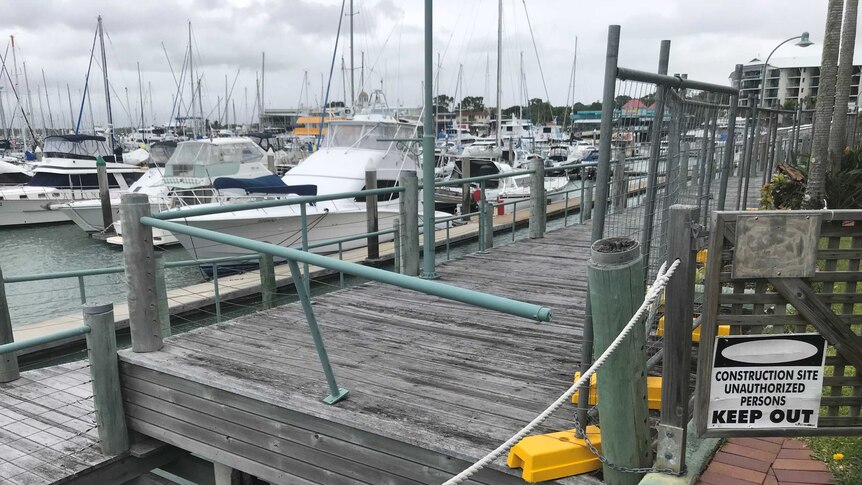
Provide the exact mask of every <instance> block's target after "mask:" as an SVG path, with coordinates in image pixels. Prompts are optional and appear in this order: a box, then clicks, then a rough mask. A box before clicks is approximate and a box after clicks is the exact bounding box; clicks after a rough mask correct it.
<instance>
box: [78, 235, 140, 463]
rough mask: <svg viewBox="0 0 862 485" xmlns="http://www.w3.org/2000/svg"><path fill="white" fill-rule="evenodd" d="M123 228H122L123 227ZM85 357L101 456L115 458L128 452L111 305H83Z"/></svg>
mask: <svg viewBox="0 0 862 485" xmlns="http://www.w3.org/2000/svg"><path fill="white" fill-rule="evenodd" d="M124 227H125V226H124ZM84 323H85V324H86V325H88V326H89V327H90V332H89V333H88V334H87V353H88V355H89V359H90V376H91V377H92V380H93V382H92V385H93V404H94V407H95V408H96V427H97V430H98V432H99V443H100V447H101V449H102V453H103V454H105V455H117V454H120V453H123V452H125V451H128V449H129V431H128V429H127V428H126V415H125V413H124V412H123V398H122V395H121V394H120V371H119V365H118V363H117V336H116V330H115V329H114V304H113V303H105V304H98V303H90V304H86V305H84Z"/></svg>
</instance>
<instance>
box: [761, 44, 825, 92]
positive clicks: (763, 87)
mask: <svg viewBox="0 0 862 485" xmlns="http://www.w3.org/2000/svg"><path fill="white" fill-rule="evenodd" d="M796 39H799V42H797V43H796V45H797V46H798V47H808V46H810V45H813V44H814V42H811V41H810V40H809V39H808V32H803V33H802V35H797V36H796V37H791V38H789V39H787V40H785V41H784V42H782V43H780V44H778V45H777V46H775V49H772V52H770V53H769V55H768V56H767V57H766V62H764V63H763V70H762V72H761V74H760V104H761V105H762V106H764V105H765V101H766V71H767V70H768V69H769V59H770V58H771V57H772V54H775V51H777V50H778V48H779V47H781V46H783V45H784V44H786V43H788V42H790V41H791V40H796Z"/></svg>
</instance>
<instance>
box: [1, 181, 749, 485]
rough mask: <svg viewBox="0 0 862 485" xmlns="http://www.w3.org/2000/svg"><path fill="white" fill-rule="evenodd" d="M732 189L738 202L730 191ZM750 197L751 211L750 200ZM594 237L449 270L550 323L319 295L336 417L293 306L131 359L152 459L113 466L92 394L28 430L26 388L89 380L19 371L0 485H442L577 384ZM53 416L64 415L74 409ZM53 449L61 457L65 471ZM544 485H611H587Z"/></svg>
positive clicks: (128, 404)
mask: <svg viewBox="0 0 862 485" xmlns="http://www.w3.org/2000/svg"><path fill="white" fill-rule="evenodd" d="M729 192H730V193H729V200H732V196H733V194H734V193H735V190H733V189H732V190H730V191H729ZM750 194H752V195H750V196H749V201H750V203H753V202H752V201H756V200H757V197H756V195H754V194H756V189H755V188H751V189H750ZM589 240H590V225H589V223H588V224H585V225H576V226H570V227H568V228H564V229H559V230H555V231H552V232H549V233H547V234H546V235H545V237H544V238H541V239H532V240H525V241H520V242H518V243H514V244H510V245H505V246H499V247H496V248H494V249H492V250H490V251H488V252H487V253H484V254H482V253H476V254H471V255H468V256H466V257H463V258H461V259H459V260H453V261H451V262H448V263H444V264H441V265H438V267H437V271H438V273H439V274H440V276H441V280H442V281H443V282H445V283H447V284H451V285H455V286H458V287H462V288H469V289H474V290H480V291H483V292H487V293H491V294H495V295H500V296H505V297H510V298H515V299H518V300H521V301H526V302H531V303H536V304H540V305H543V306H547V307H550V308H551V309H553V311H554V313H553V318H552V322H551V323H544V324H537V323H534V322H531V321H527V320H523V319H519V318H515V317H511V316H508V315H503V314H498V313H494V312H491V311H486V310H480V309H477V308H475V307H470V306H465V305H463V304H460V303H457V302H452V301H449V300H444V299H441V298H437V297H433V296H428V295H425V294H420V293H416V292H412V291H409V290H402V289H399V288H396V287H392V286H387V285H383V284H378V283H366V284H362V285H359V286H355V287H352V288H349V289H345V290H340V291H335V292H332V293H329V294H326V295H323V296H319V297H317V298H315V305H314V312H315V315H316V316H317V320H318V324H319V325H320V328H321V333H322V335H323V339H324V341H325V343H326V346H327V350H328V352H329V356H330V360H331V362H332V365H333V369H334V371H335V374H336V376H337V378H338V380H339V385H340V386H341V387H343V388H346V389H349V390H350V395H349V397H348V398H347V399H346V400H344V401H341V402H339V403H338V404H336V405H327V404H324V403H323V402H322V401H321V399H322V398H323V397H324V396H325V395H327V394H328V390H327V387H326V383H325V379H324V376H323V372H322V370H321V368H320V363H319V361H318V359H317V356H316V355H315V353H314V346H313V344H312V341H311V337H310V335H309V331H308V326H307V323H306V319H305V315H304V313H303V311H302V309H301V307H300V305H299V304H290V305H285V306H282V307H278V308H275V309H272V310H267V311H262V312H258V313H255V314H252V315H248V316H244V317H241V318H238V319H235V320H233V321H230V322H226V323H221V324H217V325H213V326H210V327H206V328H201V329H197V330H193V331H190V332H187V333H184V334H180V335H176V336H173V337H169V338H167V339H165V344H164V347H163V348H162V349H161V350H159V351H156V352H150V353H134V352H132V351H131V350H122V351H120V352H119V359H120V379H121V386H122V396H123V402H124V408H125V413H126V418H127V422H128V425H129V427H130V429H131V430H133V431H135V432H137V433H140V435H143V436H147V437H151V438H155V439H156V440H159V441H160V442H161V443H163V444H162V445H161V446H153V449H155V450H157V451H152V450H150V451H149V452H145V453H141V452H135V453H131V454H125V455H123V456H119V457H112V456H104V455H101V454H100V453H99V452H98V449H97V447H96V446H95V445H96V444H97V443H95V441H94V440H95V438H94V436H95V435H94V434H93V433H92V432H91V431H92V418H91V417H88V416H91V415H92V400H91V399H90V398H89V396H87V395H86V392H85V391H84V390H78V391H75V392H76V393H77V394H75V393H72V392H71V391H70V392H69V393H70V394H71V395H73V396H77V399H78V400H79V402H75V403H74V405H75V406H76V407H79V408H80V412H81V414H80V415H79V416H78V417H76V418H75V419H78V418H81V417H82V416H83V418H81V419H78V421H80V422H76V424H75V426H77V427H76V428H72V429H68V430H66V429H64V427H63V426H65V425H66V422H64V421H63V420H64V419H65V417H63V416H62V415H57V416H55V419H54V418H52V419H53V420H52V421H48V422H42V424H41V425H40V426H42V427H41V428H39V426H35V425H33V424H31V421H32V420H33V419H36V420H37V421H39V419H37V418H38V416H37V417H36V418H34V417H32V416H28V415H26V414H24V413H21V412H20V411H19V410H17V407H18V402H24V401H26V399H22V398H27V396H28V395H25V394H22V395H17V394H16V393H17V392H19V391H18V389H21V388H26V386H30V388H32V389H33V391H32V392H36V393H37V392H45V391H44V389H52V388H53V387H52V386H53V385H52V380H51V377H52V376H56V375H58V374H64V373H65V374H69V373H70V372H71V375H73V376H76V377H75V378H74V380H75V382H74V383H73V382H72V381H69V382H68V384H69V385H70V386H83V387H86V386H88V384H87V378H86V376H87V369H86V364H66V365H65V366H55V367H50V368H46V369H40V370H37V371H29V372H25V373H23V374H22V379H21V380H20V381H16V382H13V383H10V384H2V385H0V416H5V417H6V418H7V419H12V420H13V421H15V422H18V423H22V425H18V426H17V428H18V429H20V430H22V432H21V433H16V436H17V437H16V438H15V440H14V441H12V443H13V444H14V443H19V444H20V445H21V446H14V445H13V446H5V447H0V449H2V450H4V452H5V453H7V454H5V455H4V454H0V482H2V481H9V482H10V483H76V482H77V483H93V481H92V480H93V477H94V476H99V475H93V473H95V472H97V471H99V470H100V468H101V467H106V466H107V465H110V464H115V465H116V466H115V467H113V468H111V467H107V468H104V470H105V471H104V472H103V473H105V474H108V473H116V470H118V469H120V470H125V471H124V473H125V474H126V475H125V476H128V477H134V476H137V475H136V474H135V473H137V474H138V475H139V474H140V473H142V471H141V470H149V469H152V468H156V467H159V466H161V465H162V464H163V463H165V462H166V461H169V460H170V459H172V458H176V456H178V455H177V453H183V452H190V453H193V454H195V455H196V456H199V457H201V458H204V459H206V460H209V461H212V462H214V463H218V464H221V465H225V466H228V467H231V468H235V469H238V470H242V471H244V472H246V473H250V474H252V475H255V476H258V477H260V478H261V479H264V480H268V481H271V482H273V483H291V484H315V483H316V484H357V483H368V484H387V483H393V484H394V483H427V484H432V483H442V482H443V481H445V480H446V479H448V478H450V477H451V476H452V475H453V474H456V473H457V472H459V471H461V470H462V469H463V468H465V467H466V466H467V465H469V464H470V463H472V462H474V461H476V460H477V459H479V458H481V457H482V456H484V455H485V454H486V453H487V452H489V451H490V450H492V449H494V448H495V447H497V446H498V445H499V444H500V443H501V442H503V441H504V440H505V439H507V438H508V437H510V436H511V435H512V434H513V433H515V432H516V431H518V430H519V429H520V428H521V427H522V426H523V425H524V424H526V423H527V422H528V421H530V420H531V419H532V418H533V417H535V416H536V415H537V414H538V413H539V412H541V411H542V410H544V409H545V407H546V406H547V405H548V404H550V403H551V402H552V401H553V400H554V399H556V398H557V397H558V396H559V395H560V394H561V393H562V392H563V391H565V390H566V389H567V388H568V387H569V386H570V385H571V383H572V379H573V374H574V372H575V370H577V367H578V361H579V356H580V342H581V335H582V329H583V317H584V302H585V298H586V265H587V261H588V257H589ZM76 366H78V367H76ZM72 388H74V387H70V388H67V389H62V391H64V392H65V391H67V390H68V389H72ZM37 389H42V391H36V390H37ZM51 392H53V391H51ZM37 395H38V394H29V396H30V398H33V397H37ZM16 401H17V402H16ZM46 403H47V404H48V406H51V407H52V411H53V410H54V409H53V407H59V408H62V405H63V401H62V400H58V402H56V403H53V404H51V403H52V401H50V400H48V401H46ZM25 404H26V403H25ZM66 404H69V403H66ZM27 406H29V404H27ZM88 406H89V407H88ZM25 409H26V408H25ZM46 410H47V409H46ZM574 411H575V409H574V406H564V407H563V408H561V409H560V410H559V411H558V412H557V413H556V414H554V415H553V416H552V417H551V418H550V419H549V420H548V421H546V423H545V425H544V427H542V428H540V429H539V430H537V433H541V432H548V431H558V430H562V429H569V428H571V427H572V419H571V415H572V413H573V412H574ZM12 413H18V415H17V416H16V415H15V414H12ZM36 414H37V415H38V414H40V413H36ZM52 416H53V415H52ZM0 419H4V418H2V417H0ZM24 425H26V426H32V428H33V429H29V428H25V427H24ZM88 427H89V428H88ZM10 430H11V431H12V432H15V431H14V429H13V428H9V427H7V426H4V431H3V432H4V433H8V432H10ZM57 430H61V431H59V432H58V431H57ZM57 439H59V441H57ZM40 440H41V441H42V442H40ZM31 441H32V442H33V443H35V444H29V443H30V442H31ZM49 442H52V443H51V444H48V443H49ZM5 444H9V443H6V441H5V440H4V442H3V443H0V445H5ZM139 446H140V445H139ZM58 448H59V450H58ZM9 450H12V451H9ZM50 450H56V451H57V452H58V453H61V454H63V453H65V455H64V458H63V460H64V461H59V458H58V455H57V454H56V453H53V452H52V451H50ZM133 450H134V448H133ZM180 450H183V451H180ZM40 454H41V455H40ZM16 460H17V461H16ZM22 460H23V461H22ZM33 460H39V462H38V463H37V462H36V461H33ZM123 460H128V463H131V464H134V467H133V466H132V465H131V464H126V463H127V462H124V461H123ZM25 463H26V464H27V465H26V466H23V467H22V466H19V465H21V464H25ZM61 463H67V464H65V465H62V466H60V464H61ZM147 466H149V468H145V467H147ZM40 467H41V468H40ZM21 470H24V471H21ZM103 476H109V475H103ZM111 483H114V482H111ZM116 483H121V481H119V480H117V481H116ZM468 483H482V484H489V485H490V484H520V483H524V482H523V481H522V480H521V479H520V470H511V469H508V468H507V467H506V466H505V463H504V459H498V460H496V461H495V462H494V463H493V464H492V465H491V466H489V467H487V468H485V469H484V470H482V471H481V472H480V473H478V474H477V475H475V476H474V477H473V479H472V481H470V482H468ZM550 483H561V484H593V483H600V482H599V480H597V479H596V478H595V477H594V476H592V475H582V476H577V477H570V478H566V479H561V480H558V481H556V482H550Z"/></svg>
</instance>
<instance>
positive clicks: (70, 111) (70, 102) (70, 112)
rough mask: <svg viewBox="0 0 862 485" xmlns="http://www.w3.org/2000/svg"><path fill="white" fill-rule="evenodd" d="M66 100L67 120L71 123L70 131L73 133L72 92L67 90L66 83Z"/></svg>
mask: <svg viewBox="0 0 862 485" xmlns="http://www.w3.org/2000/svg"><path fill="white" fill-rule="evenodd" d="M66 99H67V100H69V120H70V121H71V122H72V124H71V125H69V126H71V127H72V131H75V111H74V110H73V109H72V90H71V89H69V83H66Z"/></svg>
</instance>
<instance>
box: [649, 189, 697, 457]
mask: <svg viewBox="0 0 862 485" xmlns="http://www.w3.org/2000/svg"><path fill="white" fill-rule="evenodd" d="M697 213H698V209H697V207H694V206H685V205H675V206H673V207H671V208H670V226H669V227H670V233H671V234H670V243H669V249H668V261H674V260H677V259H679V260H680V266H679V268H678V269H677V273H676V274H675V275H674V278H672V279H671V280H670V283H668V288H667V295H668V298H673V300H670V299H668V300H667V304H666V305H665V330H664V344H663V348H664V361H663V362H662V377H663V378H662V382H663V383H664V385H663V386H662V390H661V393H662V395H661V404H662V410H661V411H662V412H661V424H660V425H659V433H658V443H659V444H658V449H659V452H658V454H657V456H656V464H657V465H658V466H660V467H667V468H670V469H672V470H673V471H675V472H679V471H681V470H684V469H685V441H686V425H687V423H688V398H689V392H688V386H689V375H690V373H691V345H692V344H691V318H692V312H693V311H694V272H695V269H696V265H695V258H696V253H697V248H696V246H695V245H694V241H693V232H692V229H693V224H695V223H696V222H697Z"/></svg>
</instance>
